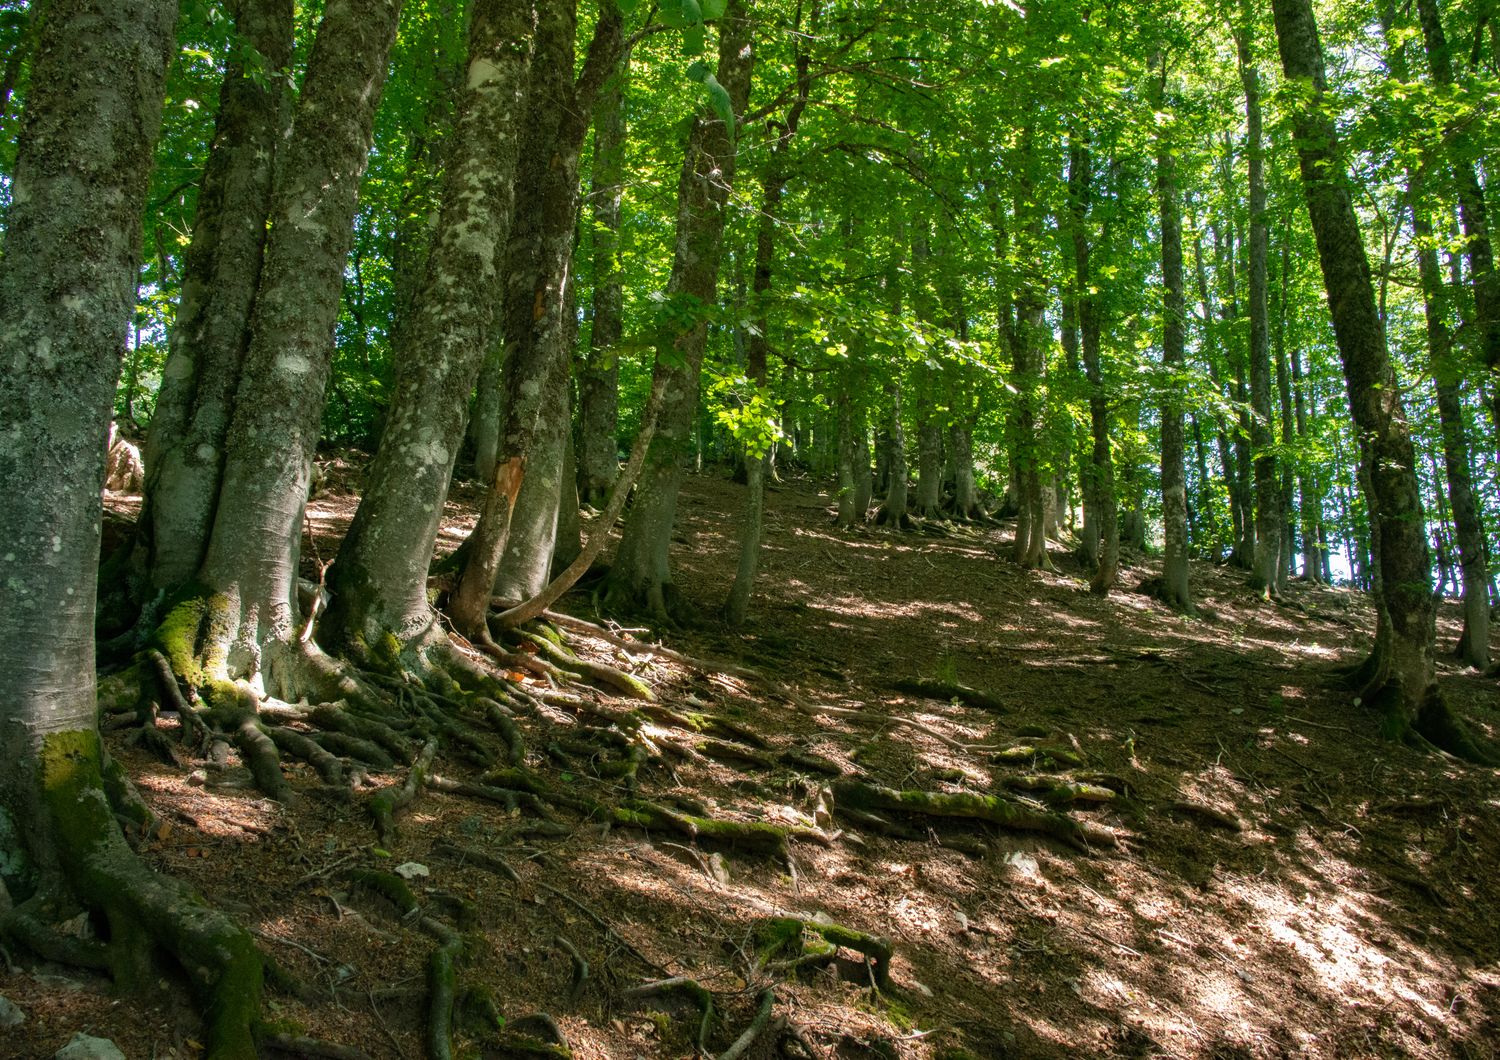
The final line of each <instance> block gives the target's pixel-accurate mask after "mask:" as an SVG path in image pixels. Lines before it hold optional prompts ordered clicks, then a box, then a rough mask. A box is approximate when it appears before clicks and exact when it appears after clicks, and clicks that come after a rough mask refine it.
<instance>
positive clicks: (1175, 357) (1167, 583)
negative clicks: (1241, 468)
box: [1156, 60, 1193, 612]
mask: <svg viewBox="0 0 1500 1060" xmlns="http://www.w3.org/2000/svg"><path fill="white" fill-rule="evenodd" d="M1159 61H1160V62H1161V63H1162V70H1161V75H1160V76H1161V82H1162V90H1161V92H1160V94H1159V95H1158V97H1157V106H1158V107H1159V108H1160V107H1162V106H1164V105H1165V103H1164V99H1163V97H1164V96H1165V82H1166V78H1167V73H1166V66H1165V60H1159ZM1176 169H1177V163H1176V159H1175V157H1174V155H1173V153H1172V148H1171V147H1170V146H1169V144H1168V143H1167V140H1166V138H1165V136H1163V138H1162V139H1161V141H1160V142H1159V144H1158V147H1157V155H1156V195H1157V206H1158V210H1159V213H1160V216H1161V271H1162V285H1163V292H1162V366H1163V367H1164V368H1165V369H1166V370H1167V371H1169V372H1176V371H1179V370H1180V369H1181V366H1182V362H1183V346H1184V339H1183V331H1184V327H1183V325H1184V317H1185V308H1184V307H1185V301H1184V298H1183V290H1182V207H1181V202H1180V194H1179V192H1178V189H1177V173H1176ZM1168 386H1169V390H1168V393H1167V394H1166V395H1164V398H1163V401H1162V404H1161V513H1162V523H1163V531H1164V536H1165V540H1166V545H1165V549H1164V552H1163V556H1162V597H1163V599H1164V600H1165V601H1166V602H1167V603H1168V604H1169V605H1171V606H1172V607H1175V608H1177V609H1179V610H1181V611H1187V612H1191V611H1192V610H1193V598H1192V593H1191V591H1190V589H1189V588H1188V552H1187V546H1188V541H1187V475H1186V471H1185V463H1184V460H1185V445H1184V441H1183V432H1182V399H1181V397H1180V396H1179V395H1178V393H1177V390H1176V385H1175V384H1173V383H1169V384H1168Z"/></svg>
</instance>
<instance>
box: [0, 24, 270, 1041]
mask: <svg viewBox="0 0 1500 1060" xmlns="http://www.w3.org/2000/svg"><path fill="white" fill-rule="evenodd" d="M176 22H177V4H176V3H175V2H170V0H168V2H157V0H118V2H116V3H111V4H97V3H92V2H77V0H53V2H52V3H51V4H49V5H48V6H47V13H46V18H45V20H44V22H43V24H42V26H41V30H40V37H39V39H38V43H37V51H36V56H35V59H34V65H33V68H32V75H31V85H30V90H29V92H28V95H27V100H26V122H25V128H24V132H23V134H22V136H21V139H20V142H19V144H18V148H17V156H16V165H15V170H14V174H13V178H12V182H11V185H10V188H11V192H12V196H13V198H12V201H11V205H10V209H9V213H8V216H7V218H6V231H5V245H4V254H3V257H0V319H3V320H4V321H5V323H6V326H5V328H4V329H3V331H0V407H3V408H4V409H5V414H6V419H5V421H4V424H3V425H0V489H3V490H4V495H5V497H6V499H7V503H6V505H5V508H4V510H3V512H0V528H3V531H4V534H5V538H6V541H7V545H6V548H7V551H6V554H5V560H4V575H3V577H4V580H5V585H6V605H5V607H3V608H0V884H3V887H4V890H5V892H6V894H5V896H4V897H5V899H7V900H5V901H3V902H0V905H3V907H4V909H5V912H4V913H3V914H0V929H8V928H10V927H11V926H13V925H14V924H15V923H16V922H17V921H18V920H20V919H24V918H33V919H35V918H42V917H45V915H46V910H47V908H48V905H49V903H54V904H56V903H57V901H58V900H59V899H67V900H69V902H72V901H76V902H78V903H80V904H82V905H83V906H84V907H85V909H86V911H88V912H90V913H92V914H94V915H95V916H96V917H97V918H98V919H99V920H100V921H102V922H103V923H104V925H105V930H104V931H103V932H101V934H102V935H103V936H104V937H105V938H106V939H107V940H108V941H107V942H104V943H87V942H84V941H83V940H78V946H77V947H75V948H74V951H73V952H74V953H75V954H77V955H78V959H79V960H81V961H83V962H84V963H89V964H91V965H93V966H94V967H98V968H101V969H103V970H105V971H109V972H111V973H113V974H114V976H115V978H116V981H117V984H118V985H119V986H120V987H121V988H122V989H135V990H144V989H149V988H151V987H152V986H154V982H155V979H154V976H153V975H152V974H151V973H150V971H149V959H150V953H151V950H152V948H153V946H155V947H160V948H161V949H162V950H165V951H167V952H169V953H171V954H172V955H173V956H174V957H176V958H177V960H178V961H179V962H180V963H181V965H182V966H183V967H184V968H185V969H187V970H188V973H189V977H190V981H191V983H192V985H193V988H194V989H195V991H196V992H197V994H198V998H199V1000H200V1002H201V1003H202V1005H203V1007H204V1009H205V1010H206V1013H207V1016H208V1025H207V1028H206V1030H207V1033H206V1035H205V1040H206V1045H207V1052H208V1055H209V1056H211V1057H215V1058H226V1060H252V1058H253V1057H254V1056H255V1055H256V1052H255V1044H254V1040H253V1036H252V1033H251V1028H252V1025H253V1023H254V1021H255V1020H256V1019H257V1018H258V1015H259V1008H260V961H259V958H258V957H257V955H256V952H255V947H254V944H253V942H252V940H251V939H250V937H249V936H248V935H247V934H246V933H245V932H243V931H242V930H240V929H238V928H237V927H235V926H234V925H233V924H231V923H230V922H229V921H227V920H226V919H225V918H223V917H222V916H220V915H218V914H216V913H214V912H212V911H211V910H209V909H207V908H205V907H204V906H202V905H201V903H200V904H193V900H192V898H191V895H190V893H189V891H188V889H187V888H186V887H181V886H178V885H176V884H174V883H172V882H171V881H170V880H167V879H165V878H163V877H160V876H157V875H155V874H154V873H152V872H150V871H149V870H148V869H147V868H146V867H145V866H144V864H142V863H141V862H140V861H138V860H137V859H136V858H135V856H134V854H133V853H132V852H131V851H130V849H129V847H127V846H126V843H125V840H124V837H123V836H122V835H121V833H120V830H119V826H118V825H117V823H116V821H115V818H114V816H113V814H112V812H111V804H110V801H109V798H108V797H107V795H106V781H105V774H106V773H107V772H109V771H110V770H111V769H112V764H111V763H110V762H109V761H108V759H107V758H106V756H105V754H104V748H103V745H102V744H101V742H100V740H99V733H98V729H97V723H96V718H97V715H96V704H95V686H94V591H95V580H96V575H97V564H98V557H99V533H100V521H101V513H100V504H99V495H100V490H101V488H102V486H103V483H104V441H105V436H106V433H107V430H108V425H109V420H110V413H111V411H112V406H113V400H114V391H115V382H116V379H117V377H118V375H119V370H120V353H121V351H122V350H123V348H124V339H125V333H126V323H127V321H128V320H129V318H130V314H131V311H132V309H133V306H134V302H135V293H136V292H135V280H136V270H137V267H138V259H139V256H140V238H141V213H142V211H143V209H144V207H145V199H146V190H147V185H148V178H149V176H150V172H151V158H152V150H153V147H154V145H155V142H156V138H157V133H158V130H159V128H160V122H161V103H162V93H163V90H164V86H165V81H166V71H167V64H168V61H169V59H170V57H171V55H172V51H173V47H174V45H175V43H176V38H175V30H176ZM12 903H14V908H12ZM49 926H50V925H49Z"/></svg>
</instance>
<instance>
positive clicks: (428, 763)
mask: <svg viewBox="0 0 1500 1060" xmlns="http://www.w3.org/2000/svg"><path fill="white" fill-rule="evenodd" d="M436 754H437V741H436V740H428V741H427V744H426V746H424V747H423V748H422V753H421V754H420V755H419V756H418V757H417V761H416V762H415V763H414V764H413V765H412V767H411V771H410V772H409V773H407V775H406V782H405V783H404V784H402V785H401V786H400V787H399V788H396V787H390V788H381V789H380V790H379V791H377V792H376V793H375V794H374V795H373V796H372V797H371V798H370V816H371V817H372V818H374V820H375V833H376V835H378V836H379V837H380V842H381V845H382V846H388V845H389V844H390V843H391V842H392V841H393V840H394V839H395V837H396V814H397V813H398V812H399V811H401V810H404V809H405V808H406V807H408V806H410V805H411V804H412V802H413V801H414V800H415V799H416V797H417V792H419V791H420V790H421V789H422V785H423V784H424V783H426V780H427V773H428V771H429V770H430V769H431V768H432V759H433V756H434V755H436Z"/></svg>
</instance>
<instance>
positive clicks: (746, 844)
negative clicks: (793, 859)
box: [614, 800, 830, 857]
mask: <svg viewBox="0 0 1500 1060" xmlns="http://www.w3.org/2000/svg"><path fill="white" fill-rule="evenodd" d="M614 821H615V823H616V824H620V825H626V826H628V827H632V828H644V829H652V828H655V829H660V830H662V831H672V832H677V833H678V834H680V835H685V836H687V837H688V838H689V839H691V840H694V841H698V840H702V841H705V842H712V843H715V844H717V845H721V846H727V847H729V848H731V849H736V850H740V851H743V852H745V853H751V854H761V855H768V856H773V857H785V856H786V853H787V840H788V839H793V838H795V839H808V840H811V841H813V842H816V843H820V844H822V845H824V846H827V845H828V843H829V842H830V839H829V837H828V836H827V835H825V834H824V833H822V832H820V831H818V830H817V829H816V828H797V827H794V826H786V825H776V824H767V823H766V822H764V821H727V820H724V819H722V818H717V817H698V816H694V815H692V814H685V813H678V812H677V811H676V810H670V809H667V808H666V807H665V806H662V805H659V804H657V803H652V802H643V801H640V800H635V801H631V802H627V803H625V804H624V805H623V806H620V807H619V808H617V809H616V810H615V811H614Z"/></svg>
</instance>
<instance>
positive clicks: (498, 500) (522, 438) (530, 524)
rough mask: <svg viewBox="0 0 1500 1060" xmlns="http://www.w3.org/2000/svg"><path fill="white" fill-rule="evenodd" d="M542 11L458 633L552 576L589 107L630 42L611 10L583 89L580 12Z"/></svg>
mask: <svg viewBox="0 0 1500 1060" xmlns="http://www.w3.org/2000/svg"><path fill="white" fill-rule="evenodd" d="M538 11H539V20H538V29H537V43H536V48H537V61H536V62H535V63H534V64H533V69H532V83H531V91H530V95H531V100H530V113H529V115H528V117H527V125H526V133H525V136H524V137H523V140H522V149H521V162H520V172H519V174H518V180H517V185H518V187H517V195H516V209H515V215H514V220H513V222H512V224H511V232H510V241H509V246H508V250H507V254H506V265H507V270H508V272H509V275H508V276H507V277H506V278H505V296H504V328H505V351H506V352H505V364H504V376H503V384H502V386H501V402H500V407H501V415H500V447H499V452H498V459H497V469H496V472H495V479H494V482H493V484H492V486H491V489H490V493H489V496H488V497H486V499H485V504H484V507H483V509H482V511H481V512H480V517H479V525H478V526H476V527H475V529H474V533H473V535H472V536H471V541H472V542H473V545H472V547H471V550H470V553H469V559H468V563H467V564H466V565H465V567H464V571H463V574H462V575H461V576H460V578H459V583H458V588H457V590H456V591H455V592H454V595H453V599H452V600H451V601H450V604H449V612H450V613H451V614H452V615H453V618H454V621H455V622H456V623H457V625H458V627H459V629H460V630H461V631H462V632H464V633H465V634H466V635H468V636H471V637H477V636H479V635H480V634H481V633H482V632H483V631H484V629H485V616H486V615H487V613H488V610H489V604H490V600H491V598H492V597H494V596H499V597H501V598H502V599H504V600H507V601H515V602H520V601H524V600H527V599H530V598H531V597H532V596H535V595H536V594H537V593H539V592H541V591H542V590H543V589H544V588H545V587H546V585H547V580H548V577H549V576H550V573H551V569H552V558H553V551H554V549H555V547H556V544H557V518H558V508H559V505H560V504H561V500H562V494H563V476H564V472H565V467H564V465H565V463H566V459H565V458H566V451H567V445H568V441H567V437H568V429H569V424H568V370H569V346H570V341H571V338H572V335H573V330H572V326H571V321H570V320H569V311H568V307H569V301H568V277H569V266H570V265H571V263H572V260H573V243H574V238H573V237H574V232H575V227H576V226H575V219H576V217H577V209H578V198H579V190H578V167H579V158H580V156H581V154H582V151H583V143H584V139H585V137H586V136H587V134H588V125H589V114H590V112H591V110H592V105H593V100H594V98H595V96H596V95H597V93H598V92H599V90H600V88H601V87H602V85H603V84H604V81H605V79H606V78H607V77H608V75H609V73H610V72H611V71H612V70H613V69H614V68H615V66H616V65H617V63H618V62H619V59H620V56H621V54H622V52H623V44H624V24H623V20H622V18H621V16H620V13H619V12H618V10H616V9H615V8H613V7H606V8H605V9H603V14H601V17H600V19H599V21H598V23H597V24H596V26H595V29H594V37H593V40H592V41H591V42H590V45H589V51H588V58H587V60H586V61H585V63H584V68H583V71H582V73H581V74H580V75H579V77H578V80H577V82H576V83H575V82H574V81H573V76H572V74H573V67H574V41H575V38H576V35H577V28H578V26H577V6H576V4H575V3H573V2H571V0H568V2H563V3H558V4H553V5H543V6H542V7H541V8H539V9H538Z"/></svg>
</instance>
